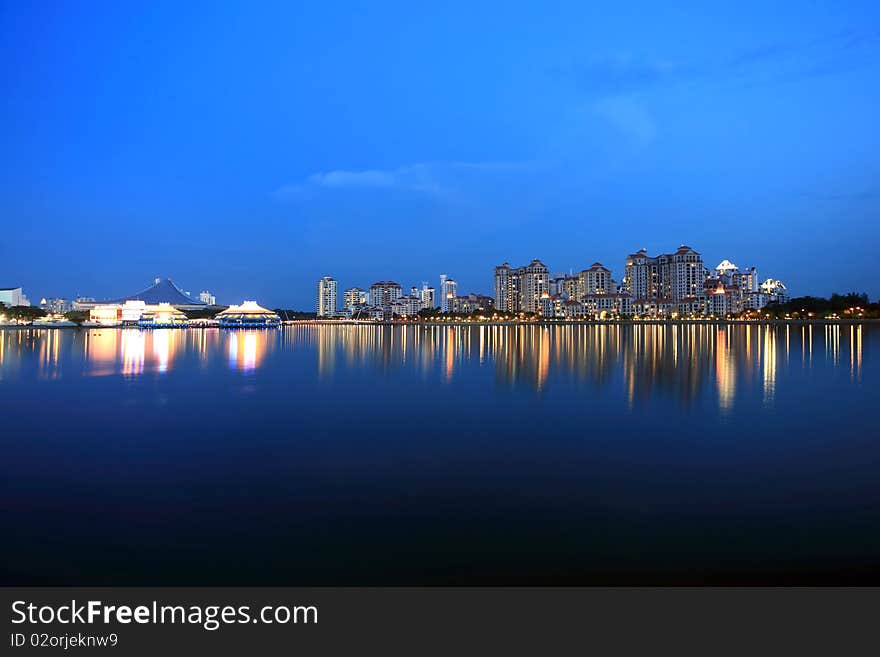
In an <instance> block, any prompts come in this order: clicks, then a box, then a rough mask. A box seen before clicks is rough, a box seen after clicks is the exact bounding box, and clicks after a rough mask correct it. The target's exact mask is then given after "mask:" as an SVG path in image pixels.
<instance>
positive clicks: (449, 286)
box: [440, 274, 458, 313]
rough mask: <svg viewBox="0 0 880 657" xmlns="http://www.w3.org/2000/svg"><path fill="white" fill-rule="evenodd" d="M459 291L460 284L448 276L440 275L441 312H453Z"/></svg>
mask: <svg viewBox="0 0 880 657" xmlns="http://www.w3.org/2000/svg"><path fill="white" fill-rule="evenodd" d="M457 291H458V283H456V282H455V281H454V280H452V279H451V278H448V277H447V276H446V274H440V312H444V313H449V312H452V305H453V302H454V300H455V295H456V292H457Z"/></svg>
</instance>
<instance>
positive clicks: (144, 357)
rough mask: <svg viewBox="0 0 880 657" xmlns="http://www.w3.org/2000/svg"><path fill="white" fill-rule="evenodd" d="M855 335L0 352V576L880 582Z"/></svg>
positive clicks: (33, 347)
mask: <svg viewBox="0 0 880 657" xmlns="http://www.w3.org/2000/svg"><path fill="white" fill-rule="evenodd" d="M878 378H880V326H877V325H868V324H866V325H863V326H850V325H845V326H824V325H813V326H790V327H786V326H772V327H762V326H637V327H632V326H559V327H550V328H545V327H540V326H521V327H489V326H483V327H479V326H478V327H428V328H425V327H376V326H296V327H287V328H285V329H283V330H281V331H270V332H248V331H241V332H223V331H220V330H210V329H209V330H155V331H139V330H21V331H9V330H7V331H0V447H2V462H0V482H2V484H0V485H2V490H3V494H2V507H0V520H2V526H3V528H4V530H3V539H2V548H0V550H2V553H0V574H2V581H0V583H5V584H10V583H24V584H34V583H83V584H98V583H109V584H220V583H225V584H233V583H238V584H365V583H371V584H401V583H403V584H416V583H428V584H433V583H556V584H565V583H571V584H575V583H631V582H643V583H701V582H723V583H768V582H803V583H806V582H816V583H826V582H837V583H839V582H872V583H875V584H877V583H880V432H878V430H877V429H878V420H877V418H878V414H877V413H878V402H880V397H878V387H877V385H878Z"/></svg>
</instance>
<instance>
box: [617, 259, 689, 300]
mask: <svg viewBox="0 0 880 657" xmlns="http://www.w3.org/2000/svg"><path fill="white" fill-rule="evenodd" d="M705 281H706V268H705V267H704V266H703V258H702V256H701V255H700V254H699V253H697V252H696V251H694V250H693V249H692V248H691V247H689V246H685V245H682V246H680V247H679V248H678V250H677V251H676V252H675V253H671V254H669V253H665V254H662V255H658V256H655V257H651V256H649V255H648V254H647V252H646V250H645V249H641V250H639V251H637V252H635V253H631V254H630V255H628V256H627V258H626V269H625V276H624V287H625V289H626V291H627V292H629V293H630V294H631V295H632V296H633V298H634V299H636V300H646V299H670V300H672V301H680V300H682V299H684V298H686V297H691V296H696V295H698V294H700V293H701V291H702V289H703V283H704V282H705Z"/></svg>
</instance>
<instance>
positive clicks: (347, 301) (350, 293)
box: [342, 287, 367, 311]
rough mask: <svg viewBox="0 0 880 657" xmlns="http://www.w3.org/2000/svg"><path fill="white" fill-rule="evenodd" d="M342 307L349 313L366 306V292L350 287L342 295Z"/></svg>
mask: <svg viewBox="0 0 880 657" xmlns="http://www.w3.org/2000/svg"><path fill="white" fill-rule="evenodd" d="M342 305H343V307H344V308H346V309H347V310H349V311H351V310H354V309H355V308H359V307H361V306H366V305H367V291H366V290H362V289H361V288H359V287H350V288H348V289H347V290H346V291H345V292H343V293H342Z"/></svg>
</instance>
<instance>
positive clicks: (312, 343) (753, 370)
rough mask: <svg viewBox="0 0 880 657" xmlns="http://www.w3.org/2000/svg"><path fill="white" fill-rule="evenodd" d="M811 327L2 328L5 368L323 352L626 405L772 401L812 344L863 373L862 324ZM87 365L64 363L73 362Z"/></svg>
mask: <svg viewBox="0 0 880 657" xmlns="http://www.w3.org/2000/svg"><path fill="white" fill-rule="evenodd" d="M816 329H817V330H814V326H813V325H812V324H811V325H800V326H790V325H775V326H773V325H771V326H767V325H758V324H755V325H752V324H748V325H696V324H673V325H658V324H652V325H636V326H630V325H561V326H541V325H514V326H498V325H490V326H483V325H479V326H427V327H425V326H393V327H391V326H378V325H338V326H328V325H295V326H288V327H285V328H284V329H283V330H281V331H260V330H251V331H248V330H242V331H221V330H219V329H193V330H185V329H153V330H140V329H121V330H116V329H88V330H65V329H32V330H6V331H2V332H0V377H2V376H3V372H4V370H6V374H7V378H8V375H9V373H10V372H12V371H14V370H15V371H17V370H18V369H19V368H20V367H21V362H20V361H22V359H23V358H25V357H26V356H27V354H31V353H32V354H34V356H36V360H37V369H38V371H39V376H40V377H41V378H44V379H54V378H57V377H59V376H60V375H61V372H62V370H63V371H64V373H65V375H67V376H76V375H82V376H110V375H122V376H124V377H139V376H142V375H144V374H147V373H158V374H160V375H161V374H167V373H170V372H173V371H174V370H175V369H176V368H181V367H185V368H190V367H192V365H193V364H198V365H199V367H201V368H204V367H209V366H210V365H211V363H212V362H214V361H216V360H217V359H218V358H224V357H223V356H221V354H225V361H226V363H227V368H228V369H229V370H231V371H235V372H240V373H245V374H253V373H256V372H257V371H258V370H259V369H260V368H261V367H263V366H264V365H265V364H266V363H267V361H270V360H271V359H272V358H273V357H274V356H276V355H277V354H276V350H277V353H278V354H280V353H283V352H284V351H285V350H288V351H289V350H294V351H296V350H307V351H310V352H314V354H315V360H314V364H315V372H314V374H315V375H316V376H317V378H318V379H319V380H321V379H331V378H332V377H333V376H334V374H335V373H337V372H338V371H339V370H340V368H344V369H353V368H365V367H367V368H371V369H375V368H379V369H380V370H383V371H387V372H393V371H395V370H405V371H415V372H417V373H419V375H420V376H421V377H422V378H424V377H431V376H437V377H439V380H440V381H443V382H445V383H453V382H454V381H455V380H456V377H457V376H458V374H459V372H460V371H461V370H462V369H464V368H468V367H492V368H493V369H494V379H495V382H496V384H497V385H498V386H500V387H502V388H505V387H509V388H522V387H525V388H526V389H531V390H532V391H533V392H534V393H535V394H539V395H540V394H542V393H544V392H545V391H546V390H547V388H548V386H549V385H551V384H554V383H555V381H554V380H555V379H560V380H574V381H589V382H591V383H593V384H596V385H599V386H601V385H603V384H610V383H611V382H618V383H619V384H620V385H621V388H622V390H623V391H624V394H625V396H626V401H627V404H628V406H629V407H630V408H632V407H633V405H634V404H635V403H636V402H637V401H638V400H639V399H644V398H647V397H649V396H650V395H651V394H652V392H654V391H657V390H664V391H666V392H672V393H674V394H675V395H676V396H678V397H679V398H680V400H681V402H682V404H684V405H687V404H689V403H690V402H692V401H693V400H694V399H696V398H698V397H699V396H701V395H705V394H709V393H710V392H712V393H714V395H715V396H716V397H717V404H718V408H719V410H720V411H722V412H729V411H731V410H732V409H733V408H734V407H735V405H736V400H737V396H738V395H739V394H741V392H742V390H743V389H745V388H751V386H752V385H753V384H755V383H757V384H758V385H759V386H760V396H761V399H762V400H763V404H764V405H765V406H768V407H770V406H772V405H773V403H774V399H775V395H776V391H777V385H778V377H779V373H780V372H781V371H785V370H787V369H790V368H793V367H794V366H797V368H798V369H799V370H801V371H804V370H810V369H811V368H813V367H814V356H815V354H814V352H817V353H819V354H820V357H821V358H822V361H823V364H825V365H830V366H831V368H832V369H834V370H837V369H842V368H846V369H847V370H848V373H849V376H850V379H851V381H853V382H855V383H858V382H860V381H861V377H862V350H863V344H864V340H863V333H864V332H865V330H867V329H866V326H863V325H860V324H855V325H846V326H843V327H841V325H838V324H827V325H822V326H817V327H816ZM77 354H81V360H80V368H79V371H77V368H76V367H70V366H69V365H64V366H63V367H62V363H64V362H65V361H76V356H77Z"/></svg>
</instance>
